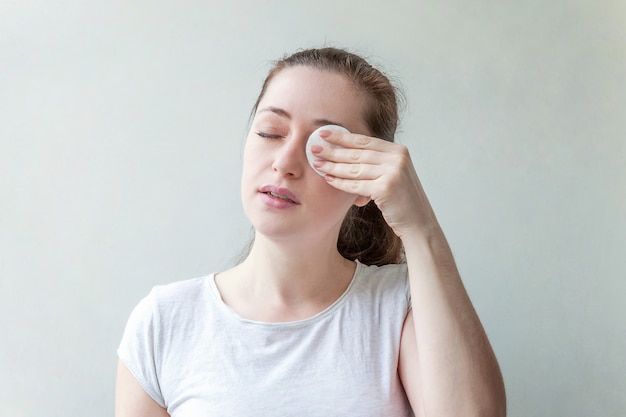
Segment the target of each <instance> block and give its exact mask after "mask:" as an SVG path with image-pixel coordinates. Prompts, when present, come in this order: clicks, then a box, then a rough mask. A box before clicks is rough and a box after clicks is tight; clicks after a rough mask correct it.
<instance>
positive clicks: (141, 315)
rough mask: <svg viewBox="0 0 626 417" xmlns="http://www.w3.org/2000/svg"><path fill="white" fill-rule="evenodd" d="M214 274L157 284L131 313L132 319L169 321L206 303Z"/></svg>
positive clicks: (155, 322) (154, 323) (154, 321)
mask: <svg viewBox="0 0 626 417" xmlns="http://www.w3.org/2000/svg"><path fill="white" fill-rule="evenodd" d="M211 276H212V275H209V276H205V277H201V278H193V279H187V280H183V281H176V282H172V283H169V284H165V285H157V286H155V287H153V288H152V290H151V291H150V292H149V293H148V295H146V296H145V297H144V298H143V299H142V300H141V301H140V302H139V303H138V304H137V305H136V306H135V308H134V310H133V312H132V313H131V317H130V320H131V321H143V322H153V325H156V324H157V323H158V322H160V321H167V320H168V319H171V318H173V317H175V316H179V315H181V314H188V313H189V312H190V311H192V310H194V309H196V308H198V307H199V306H202V305H203V304H205V302H204V301H205V300H206V299H207V297H208V296H209V293H210V278H211Z"/></svg>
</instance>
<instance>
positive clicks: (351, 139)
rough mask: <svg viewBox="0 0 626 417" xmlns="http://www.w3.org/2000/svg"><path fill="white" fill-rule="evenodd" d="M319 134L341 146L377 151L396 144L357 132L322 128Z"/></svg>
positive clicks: (327, 140) (329, 141)
mask: <svg viewBox="0 0 626 417" xmlns="http://www.w3.org/2000/svg"><path fill="white" fill-rule="evenodd" d="M319 136H320V138H322V139H324V140H325V141H326V142H328V143H332V144H334V145H338V146H341V147H343V148H355V149H365V148H366V149H371V150H377V151H385V150H388V149H390V145H391V146H393V145H394V143H393V142H389V141H386V140H383V139H378V138H374V137H371V136H367V135H360V134H357V133H346V132H342V131H338V130H321V131H320V132H319Z"/></svg>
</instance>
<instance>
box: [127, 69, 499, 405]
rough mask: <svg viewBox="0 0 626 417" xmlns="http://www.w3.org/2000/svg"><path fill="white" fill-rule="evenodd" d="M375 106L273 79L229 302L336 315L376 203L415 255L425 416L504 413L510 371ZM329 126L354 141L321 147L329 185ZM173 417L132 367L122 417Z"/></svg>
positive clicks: (404, 344) (414, 357)
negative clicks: (350, 253)
mask: <svg viewBox="0 0 626 417" xmlns="http://www.w3.org/2000/svg"><path fill="white" fill-rule="evenodd" d="M365 103H366V100H365V98H364V97H363V96H362V95H361V93H360V92H359V91H357V90H356V89H355V88H354V86H353V85H352V83H351V81H350V80H348V79H347V78H345V77H343V76H341V75H339V74H335V73H330V72H326V71H320V70H315V69H311V68H307V67H292V68H287V69H283V70H282V71H281V72H280V73H279V74H277V75H276V77H275V78H274V79H273V80H272V82H271V83H270V85H269V87H268V89H267V91H266V94H265V96H264V97H263V99H262V100H261V102H260V103H259V108H258V110H257V113H256V115H255V118H254V120H253V122H252V126H251V129H250V133H249V136H248V139H247V142H246V149H245V151H244V170H243V175H242V201H243V205H244V209H245V211H246V215H247V216H248V218H249V219H250V221H251V222H252V224H253V225H254V227H255V231H256V233H255V243H254V246H253V248H252V251H251V253H250V255H249V256H248V257H247V259H246V260H245V261H244V262H243V263H241V264H240V265H238V266H236V267H234V268H232V269H230V270H227V271H224V272H222V273H220V274H218V275H217V277H216V284H217V286H218V289H219V291H220V294H221V296H222V299H223V301H224V302H225V303H226V304H228V305H229V306H230V307H231V308H233V309H234V310H235V311H236V312H237V313H239V314H240V315H241V316H243V317H246V318H250V319H253V320H258V321H267V322H284V321H293V320H301V319H303V318H306V317H310V316H312V315H314V314H316V313H318V312H320V311H322V310H324V309H325V308H327V307H328V306H329V305H331V304H332V303H333V302H334V301H335V300H336V299H337V298H338V297H340V296H341V294H342V293H343V292H344V291H345V289H346V288H347V286H348V285H349V282H350V280H351V277H352V275H353V274H354V270H355V268H356V265H355V264H354V262H352V261H348V260H346V259H344V258H343V257H342V256H341V255H340V254H339V253H338V252H337V249H336V242H337V238H338V234H339V228H340V225H341V221H342V219H343V216H344V215H345V213H346V211H347V210H348V208H349V207H350V206H351V205H352V204H357V205H363V204H366V203H367V202H368V201H369V200H370V199H372V200H374V201H375V203H376V204H377V206H378V207H379V208H380V210H381V211H382V213H383V215H384V217H385V220H386V221H387V223H388V224H389V225H390V226H391V227H392V228H393V230H394V232H395V233H396V234H397V235H398V236H399V237H400V238H401V239H402V242H403V244H404V247H405V251H406V259H407V264H408V271H409V280H410V287H411V297H412V311H411V312H410V313H409V315H408V317H407V319H406V321H405V323H404V327H403V332H402V341H401V347H400V363H399V369H398V373H399V376H400V378H401V381H402V384H403V386H404V388H405V391H406V393H407V396H408V398H409V401H410V403H411V406H412V407H413V410H414V412H415V414H416V416H418V417H432V416H436V417H445V416H451V417H452V416H455V417H456V416H464V417H466V416H470V417H471V416H486V417H491V416H492V417H500V416H504V415H506V400H505V391H504V384H503V380H502V375H501V372H500V369H499V367H498V363H497V361H496V358H495V355H494V353H493V351H492V349H491V346H490V344H489V341H488V339H487V336H486V334H485V331H484V329H483V327H482V325H481V323H480V320H479V318H478V316H477V314H476V312H475V310H474V308H473V306H472V304H471V302H470V300H469V297H468V295H467V292H466V291H465V288H464V286H463V283H462V281H461V279H460V277H459V274H458V271H457V268H456V266H455V262H454V259H453V257H452V253H451V251H450V249H449V247H448V244H447V241H446V239H445V236H444V234H443V232H442V230H441V227H440V226H439V223H438V222H437V219H436V216H435V214H434V212H433V210H432V207H431V205H430V203H429V201H428V198H427V197H426V194H425V192H424V190H423V188H422V186H421V184H420V181H419V178H418V176H417V173H416V170H415V168H414V166H413V163H412V162H411V158H410V155H409V152H408V150H407V148H406V147H405V146H402V145H399V144H395V143H391V142H387V141H384V140H381V139H377V138H374V137H371V134H370V132H369V131H368V128H367V124H366V123H365V120H363V118H362V117H361V115H362V114H363V108H364V106H365ZM325 124H337V125H341V126H344V127H346V128H347V129H348V130H349V131H350V132H354V133H349V134H348V133H341V132H336V131H325V132H323V133H322V134H321V136H323V137H324V139H325V140H326V141H328V142H330V143H334V144H337V145H340V146H341V147H343V149H341V148H330V147H322V146H317V145H316V146H313V147H312V148H311V151H312V152H313V153H314V154H315V155H316V157H317V158H318V161H316V162H315V165H316V167H317V168H318V169H319V170H320V171H323V172H324V173H326V175H325V176H323V177H322V176H320V175H318V174H317V173H316V172H315V171H314V170H313V169H312V168H311V167H310V166H309V165H308V161H307V159H306V154H305V146H306V140H307V138H308V136H309V135H310V134H311V132H313V131H314V130H315V129H317V128H318V127H320V126H322V125H325ZM268 184H271V185H275V186H280V187H283V188H286V189H288V190H289V191H290V192H291V193H292V196H295V198H296V200H297V204H293V205H291V204H289V205H286V207H282V206H281V205H280V204H274V203H276V202H275V201H269V202H268V197H267V194H264V193H262V192H261V191H260V190H261V189H262V188H263V187H264V186H266V185H268ZM302 254H306V256H303V255H302ZM329 277H331V278H329ZM167 415H168V414H167V412H166V411H165V410H164V409H163V408H161V407H160V406H159V405H158V404H157V403H156V402H154V400H152V399H151V398H150V397H149V396H148V395H147V394H146V393H145V391H144V390H143V389H142V388H141V386H140V385H139V384H138V383H137V381H136V380H135V379H134V377H133V376H132V374H131V373H130V372H129V371H128V369H127V368H126V367H125V366H124V365H123V364H121V363H120V365H119V367H118V378H117V386H116V416H117V417H131V416H132V417H138V416H140V417H143V416H145V417H148V416H150V417H152V416H154V417H162V416H167Z"/></svg>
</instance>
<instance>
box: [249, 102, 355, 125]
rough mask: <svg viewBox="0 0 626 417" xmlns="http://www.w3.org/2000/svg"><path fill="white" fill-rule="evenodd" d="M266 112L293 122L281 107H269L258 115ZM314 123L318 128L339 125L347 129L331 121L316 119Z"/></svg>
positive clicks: (261, 110)
mask: <svg viewBox="0 0 626 417" xmlns="http://www.w3.org/2000/svg"><path fill="white" fill-rule="evenodd" d="M266 112H269V113H274V114H275V115H277V116H280V117H283V118H285V119H289V120H291V114H289V112H288V111H287V110H285V109H281V108H280V107H274V106H268V107H264V108H262V109H260V110H259V111H258V113H266ZM313 123H315V125H316V126H325V125H337V126H341V127H345V126H343V125H342V124H341V123H338V122H334V121H332V120H329V119H315V120H314V121H313Z"/></svg>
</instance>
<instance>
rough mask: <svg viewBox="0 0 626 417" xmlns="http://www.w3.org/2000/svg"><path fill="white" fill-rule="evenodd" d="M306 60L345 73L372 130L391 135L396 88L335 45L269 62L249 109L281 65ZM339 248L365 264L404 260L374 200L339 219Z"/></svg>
mask: <svg viewBox="0 0 626 417" xmlns="http://www.w3.org/2000/svg"><path fill="white" fill-rule="evenodd" d="M295 66H305V67H309V68H315V69H319V70H324V71H330V72H333V73H338V74H341V75H344V76H346V77H348V79H350V80H351V81H352V82H353V83H354V85H355V87H356V88H357V89H358V90H359V91H360V92H361V93H363V94H364V96H365V97H366V99H367V104H366V108H365V112H364V114H363V118H364V120H365V122H366V123H367V125H368V127H369V129H370V132H371V134H372V135H373V136H375V137H377V138H380V139H384V140H387V141H389V142H393V141H394V137H395V133H396V129H397V127H398V122H399V115H398V101H399V98H400V94H399V93H398V90H397V89H396V87H394V85H393V84H392V83H391V81H390V80H389V78H388V77H387V76H386V75H384V74H383V73H382V72H381V71H379V70H378V69H376V68H374V67H373V66H372V65H370V64H369V63H368V62H367V61H366V60H365V59H364V58H362V57H360V56H358V55H355V54H353V53H351V52H348V51H345V50H343V49H337V48H321V49H306V50H302V51H298V52H296V53H294V54H292V55H286V56H284V57H283V58H282V59H280V60H278V61H276V62H274V66H273V67H272V69H271V70H270V72H269V73H268V75H267V77H266V78H265V81H264V82H263V87H262V88H261V92H260V94H259V97H258V98H257V100H256V103H255V104H254V107H253V109H252V115H254V113H255V112H256V110H257V107H258V105H259V103H260V102H261V99H262V98H263V96H264V95H265V91H266V90H267V87H268V86H269V84H270V82H271V81H272V79H273V78H274V77H275V76H276V74H278V73H279V72H280V71H281V70H283V69H285V68H289V67H295ZM337 249H338V250H339V253H341V255H342V256H343V257H345V258H347V259H351V260H355V259H358V260H359V261H360V262H362V263H364V264H366V265H386V264H391V263H400V262H402V261H403V258H404V256H403V254H404V252H403V247H402V241H401V240H400V238H399V237H398V236H396V234H395V233H394V232H393V230H392V229H391V227H389V225H387V222H386V221H385V219H384V218H383V215H382V213H381V211H380V210H379V209H378V207H377V206H376V204H375V203H374V202H373V201H370V202H369V203H368V204H366V205H365V206H363V207H357V206H352V207H351V208H350V210H348V213H347V215H346V217H345V218H344V220H343V223H342V225H341V229H340V231H339V239H338V241H337Z"/></svg>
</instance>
